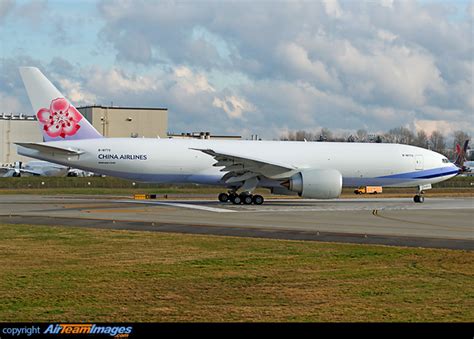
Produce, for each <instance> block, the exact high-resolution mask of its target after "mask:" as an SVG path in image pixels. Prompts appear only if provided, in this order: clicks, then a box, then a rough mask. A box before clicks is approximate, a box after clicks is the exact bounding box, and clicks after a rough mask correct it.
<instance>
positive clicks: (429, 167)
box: [18, 138, 458, 187]
mask: <svg viewBox="0 0 474 339" xmlns="http://www.w3.org/2000/svg"><path fill="white" fill-rule="evenodd" d="M45 144H47V145H52V146H57V147H61V148H70V149H74V150H79V151H81V152H83V153H82V154H81V155H73V156H65V155H57V154H48V153H43V152H41V153H40V152H39V151H36V150H31V149H26V148H23V147H19V149H18V152H19V153H20V154H22V155H26V156H29V157H33V158H37V159H42V160H46V161H51V162H55V163H59V164H62V165H65V166H70V167H74V168H80V169H83V170H86V171H91V172H95V173H100V174H105V175H110V176H116V177H122V178H127V179H132V180H137V181H143V182H158V183H198V184H211V185H222V184H223V183H222V181H221V178H222V176H223V175H224V174H225V172H221V171H220V170H221V169H222V167H214V166H213V164H215V163H216V161H215V160H214V159H213V158H212V157H211V156H209V155H207V154H204V153H202V152H200V151H198V150H195V149H213V150H216V151H217V150H218V151H219V152H227V153H230V154H242V155H245V156H247V157H249V158H258V159H260V160H263V161H265V160H266V161H268V162H269V163H272V162H277V163H279V164H287V165H290V166H292V167H293V168H296V169H298V170H302V169H308V168H311V169H336V170H338V171H339V172H340V173H341V174H342V178H343V185H344V186H362V185H379V186H398V187H407V186H419V185H425V184H432V183H436V182H440V181H443V180H446V179H449V178H451V177H453V176H455V175H456V174H457V173H458V169H457V167H456V166H455V165H454V164H452V163H450V162H448V161H447V159H446V158H445V157H444V156H443V155H441V154H438V153H435V152H432V151H429V150H426V149H422V148H419V147H414V146H408V145H399V144H371V143H333V142H292V141H244V140H242V141H240V140H239V141H236V140H195V139H146V138H143V139H131V138H100V139H85V140H75V141H53V142H48V143H45ZM193 148H195V149H193ZM295 172H297V170H295ZM279 184H280V181H278V180H272V178H265V179H264V180H262V181H261V182H260V184H259V186H264V187H278V186H279Z"/></svg>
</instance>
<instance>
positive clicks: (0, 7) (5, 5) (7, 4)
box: [0, 0, 15, 23]
mask: <svg viewBox="0 0 474 339" xmlns="http://www.w3.org/2000/svg"><path fill="white" fill-rule="evenodd" d="M14 6H15V1H14V0H2V1H0V23H2V21H3V20H4V18H5V17H6V16H7V15H8V13H10V12H11V10H12V9H13V7H14Z"/></svg>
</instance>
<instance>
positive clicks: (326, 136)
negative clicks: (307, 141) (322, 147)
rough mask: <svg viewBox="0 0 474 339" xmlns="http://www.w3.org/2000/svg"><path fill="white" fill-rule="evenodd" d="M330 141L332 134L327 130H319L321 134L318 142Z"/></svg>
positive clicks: (324, 128)
mask: <svg viewBox="0 0 474 339" xmlns="http://www.w3.org/2000/svg"><path fill="white" fill-rule="evenodd" d="M332 139H333V136H332V132H331V131H330V130H329V128H326V127H323V128H321V133H320V134H319V141H331V140H332Z"/></svg>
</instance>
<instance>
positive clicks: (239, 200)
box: [218, 192, 264, 205]
mask: <svg viewBox="0 0 474 339" xmlns="http://www.w3.org/2000/svg"><path fill="white" fill-rule="evenodd" d="M218 199H219V201H220V202H228V201H230V202H232V203H233V204H234V205H240V204H244V205H251V204H255V205H261V204H263V201H264V199H263V197H262V196H261V195H260V194H255V195H253V194H250V193H245V192H244V193H240V194H237V193H235V192H229V193H221V194H219V196H218Z"/></svg>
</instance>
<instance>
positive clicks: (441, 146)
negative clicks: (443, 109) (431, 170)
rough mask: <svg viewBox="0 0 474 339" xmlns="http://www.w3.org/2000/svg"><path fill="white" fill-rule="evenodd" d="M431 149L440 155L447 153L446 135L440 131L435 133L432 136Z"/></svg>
mask: <svg viewBox="0 0 474 339" xmlns="http://www.w3.org/2000/svg"><path fill="white" fill-rule="evenodd" d="M430 144H431V149H432V150H433V151H435V152H438V153H444V152H445V151H446V141H445V139H444V135H443V134H442V133H441V132H440V131H433V133H431V136H430Z"/></svg>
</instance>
